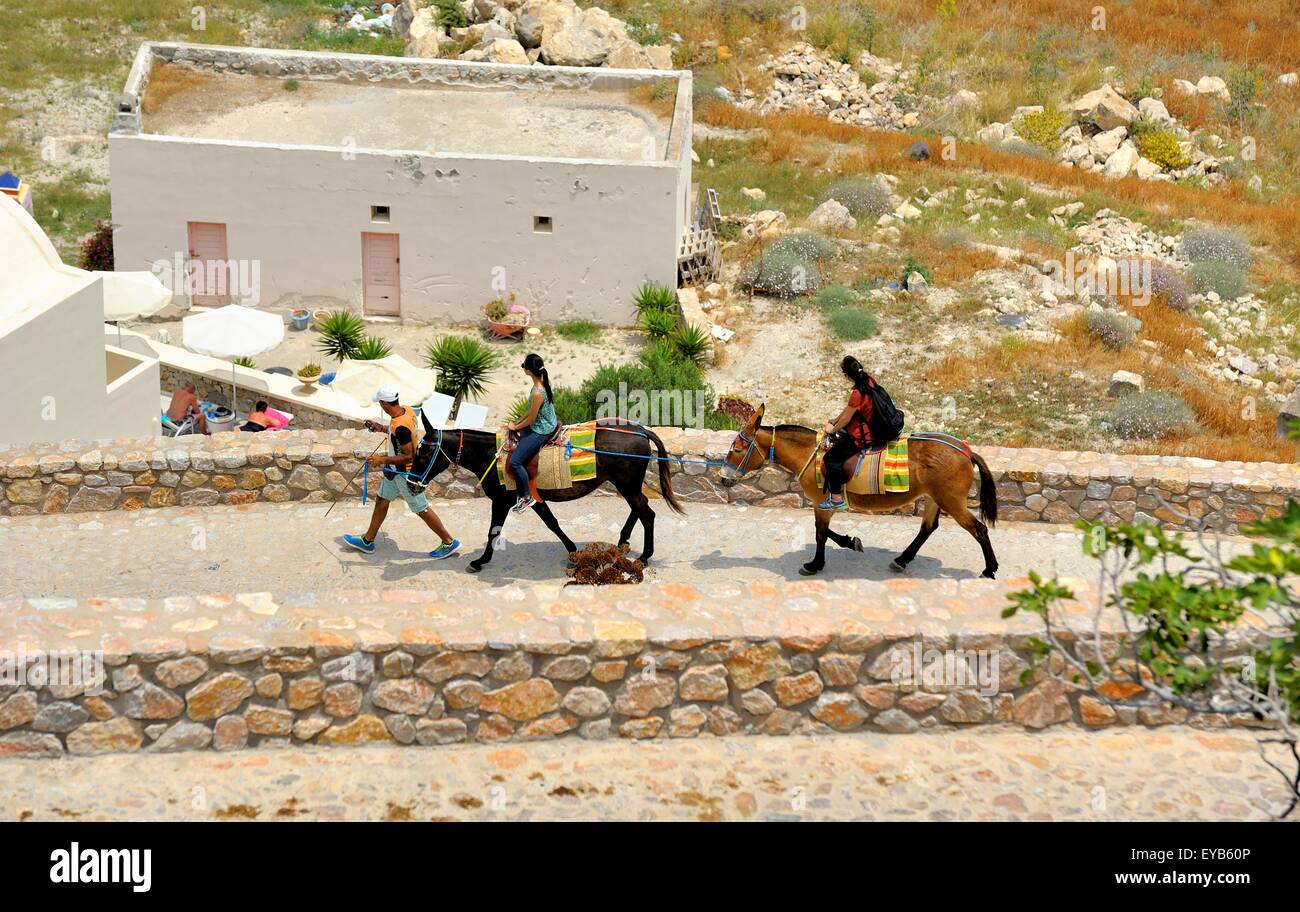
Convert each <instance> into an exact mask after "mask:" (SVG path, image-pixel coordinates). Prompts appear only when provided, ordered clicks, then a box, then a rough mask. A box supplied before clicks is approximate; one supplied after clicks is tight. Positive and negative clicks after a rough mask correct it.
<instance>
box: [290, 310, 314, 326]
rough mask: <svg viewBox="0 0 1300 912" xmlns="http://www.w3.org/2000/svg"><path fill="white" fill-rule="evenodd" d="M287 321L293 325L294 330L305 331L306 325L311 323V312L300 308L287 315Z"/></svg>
mask: <svg viewBox="0 0 1300 912" xmlns="http://www.w3.org/2000/svg"><path fill="white" fill-rule="evenodd" d="M289 320H290V321H291V322H292V323H293V328H294V329H306V328H307V324H308V323H310V322H311V311H310V310H307V309H306V308H305V307H300V308H298V309H297V310H295V311H294V312H293V313H292V314H290V315H289Z"/></svg>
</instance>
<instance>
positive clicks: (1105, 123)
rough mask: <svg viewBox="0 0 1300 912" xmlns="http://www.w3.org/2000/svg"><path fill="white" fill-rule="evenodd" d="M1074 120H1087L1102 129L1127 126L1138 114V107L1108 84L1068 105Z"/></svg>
mask: <svg viewBox="0 0 1300 912" xmlns="http://www.w3.org/2000/svg"><path fill="white" fill-rule="evenodd" d="M1070 112H1071V113H1072V114H1073V115H1074V119H1075V120H1087V121H1091V122H1092V123H1095V124H1096V125H1097V126H1099V127H1101V129H1103V130H1113V129H1115V128H1116V127H1118V126H1128V125H1129V124H1131V123H1132V122H1133V118H1135V117H1137V116H1138V109H1137V108H1135V107H1133V105H1132V104H1130V103H1129V102H1128V100H1127V99H1125V98H1124V96H1123V95H1121V94H1119V92H1116V91H1115V90H1114V89H1113V88H1111V86H1110V84H1109V83H1107V84H1106V85H1104V86H1102V87H1101V88H1100V89H1097V90H1095V91H1092V92H1089V93H1088V94H1087V95H1083V96H1081V97H1079V98H1077V99H1075V101H1074V103H1073V104H1071V105H1070Z"/></svg>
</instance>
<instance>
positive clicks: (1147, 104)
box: [1138, 98, 1174, 124]
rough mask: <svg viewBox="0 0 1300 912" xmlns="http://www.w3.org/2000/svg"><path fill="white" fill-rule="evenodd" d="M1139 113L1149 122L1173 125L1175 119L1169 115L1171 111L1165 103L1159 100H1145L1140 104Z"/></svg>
mask: <svg viewBox="0 0 1300 912" xmlns="http://www.w3.org/2000/svg"><path fill="white" fill-rule="evenodd" d="M1138 111H1139V112H1140V113H1141V114H1142V116H1143V117H1145V118H1146V119H1147V120H1153V121H1155V122H1156V123H1166V124H1167V123H1173V122H1174V119H1173V117H1171V116H1170V115H1169V109H1168V108H1166V107H1165V103H1164V102H1163V101H1161V100H1160V99H1158V98H1143V99H1142V100H1141V101H1139V102H1138Z"/></svg>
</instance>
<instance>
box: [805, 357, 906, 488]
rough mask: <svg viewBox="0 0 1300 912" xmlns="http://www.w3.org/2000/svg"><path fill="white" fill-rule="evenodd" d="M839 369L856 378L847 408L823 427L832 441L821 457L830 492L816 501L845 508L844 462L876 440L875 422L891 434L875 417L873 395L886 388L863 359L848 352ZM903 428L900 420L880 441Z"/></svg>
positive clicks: (879, 427)
mask: <svg viewBox="0 0 1300 912" xmlns="http://www.w3.org/2000/svg"><path fill="white" fill-rule="evenodd" d="M840 370H841V371H843V372H844V376H846V377H848V378H849V379H850V380H852V381H853V392H851V393H849V403H848V405H847V406H845V408H844V411H842V412H840V414H839V417H837V418H835V419H833V420H831V421H827V422H826V427H825V429H824V430H825V432H826V440H827V442H828V443H829V444H830V445H829V446H828V447H827V450H826V456H825V457H824V458H823V459H822V465H823V467H824V469H825V473H826V490H827V491H828V492H829V493H828V494H827V495H826V499H825V500H823V501H822V502H821V503H820V504H818V505H817V509H819V510H843V509H844V508H845V507H846V506H848V504H847V503H846V502H845V500H844V495H843V493H842V492H843V491H844V483H845V482H846V481H848V476H847V473H845V471H844V463H846V462H848V461H849V460H850V459H852V458H853V457H854V456H855V455H856V454H857V453H860V452H862V451H863V450H865V449H868V448H870V447H871V445H872V443H874V442H877V441H876V440H875V437H876V435H873V434H872V432H871V427H872V424H873V423H875V424H877V430H878V431H883V433H880V434H879V436H881V437H884V436H886V435H888V430H889V429H886V428H884V427H883V425H882V424H881V422H876V421H873V419H875V418H876V414H875V406H874V404H873V399H874V397H875V396H877V395H881V394H883V392H884V391H883V390H881V389H880V388H879V387H878V386H877V384H876V380H875V378H874V377H872V376H871V375H870V374H868V373H867V371H866V368H864V367H863V366H862V362H860V361H859V360H858V359H857V358H855V357H853V356H852V355H846V356H845V357H844V360H843V361H841V362H840ZM881 417H882V418H883V416H881ZM901 429H902V427H901V423H900V425H899V427H898V428H897V429H894V433H893V434H892V435H889V439H888V440H880V441H879V443H881V444H885V443H888V442H889V440H893V439H894V438H895V437H897V436H898V430H901Z"/></svg>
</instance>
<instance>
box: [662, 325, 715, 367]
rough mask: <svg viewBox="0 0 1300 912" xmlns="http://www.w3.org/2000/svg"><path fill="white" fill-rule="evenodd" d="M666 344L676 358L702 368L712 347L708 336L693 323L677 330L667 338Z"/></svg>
mask: <svg viewBox="0 0 1300 912" xmlns="http://www.w3.org/2000/svg"><path fill="white" fill-rule="evenodd" d="M668 342H669V344H670V345H672V347H673V351H674V352H675V353H676V354H677V357H679V358H681V359H682V360H684V361H689V362H691V363H692V364H694V365H696V366H697V367H703V366H704V362H705V361H707V360H708V359H709V350H710V348H711V346H712V342H711V340H710V339H709V334H708V333H707V332H706V331H705V330H703V329H701V328H700V327H698V326H696V325H695V324H694V323H692V324H691V325H689V326H684V327H682V328H681V329H679V330H677V332H675V333H673V334H672V335H671V336H669V337H668Z"/></svg>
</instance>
